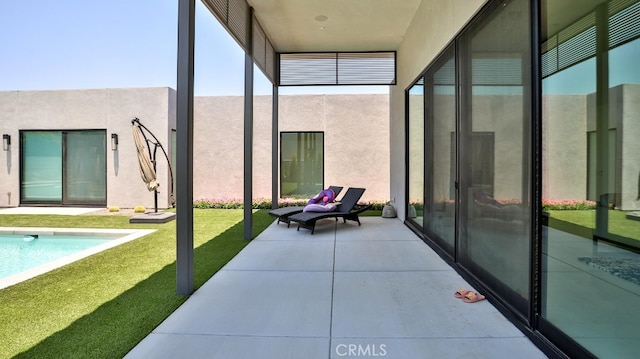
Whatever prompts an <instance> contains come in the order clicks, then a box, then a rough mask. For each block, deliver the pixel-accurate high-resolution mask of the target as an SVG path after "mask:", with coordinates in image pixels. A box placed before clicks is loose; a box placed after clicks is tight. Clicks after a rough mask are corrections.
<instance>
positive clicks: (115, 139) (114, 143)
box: [111, 133, 118, 151]
mask: <svg viewBox="0 0 640 359" xmlns="http://www.w3.org/2000/svg"><path fill="white" fill-rule="evenodd" d="M117 150H118V134H117V133H112V134H111V151H117Z"/></svg>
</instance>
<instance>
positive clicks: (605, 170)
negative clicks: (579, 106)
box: [595, 3, 610, 238]
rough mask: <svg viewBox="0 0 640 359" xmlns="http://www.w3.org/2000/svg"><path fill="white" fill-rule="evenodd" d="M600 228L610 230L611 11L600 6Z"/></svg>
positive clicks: (599, 232) (600, 232)
mask: <svg viewBox="0 0 640 359" xmlns="http://www.w3.org/2000/svg"><path fill="white" fill-rule="evenodd" d="M596 149H597V151H596V153H597V154H596V197H597V198H596V228H595V236H596V237H601V238H606V237H608V233H609V195H610V192H609V11H608V3H603V4H600V5H598V7H597V8H596Z"/></svg>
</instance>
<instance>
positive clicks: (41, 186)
mask: <svg viewBox="0 0 640 359" xmlns="http://www.w3.org/2000/svg"><path fill="white" fill-rule="evenodd" d="M21 146H22V152H21V156H22V166H21V168H22V181H21V183H20V197H21V201H39V202H48V201H56V202H59V201H62V133H61V132H60V131H24V132H22V139H21Z"/></svg>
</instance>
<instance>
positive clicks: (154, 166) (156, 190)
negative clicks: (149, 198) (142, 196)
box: [153, 143, 158, 213]
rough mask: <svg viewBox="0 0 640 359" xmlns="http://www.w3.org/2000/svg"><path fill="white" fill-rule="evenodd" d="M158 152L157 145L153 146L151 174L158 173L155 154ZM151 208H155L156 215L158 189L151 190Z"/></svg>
mask: <svg viewBox="0 0 640 359" xmlns="http://www.w3.org/2000/svg"><path fill="white" fill-rule="evenodd" d="M157 152H158V144H157V143H156V144H155V147H154V148H153V172H155V173H158V171H157V168H156V153H157ZM153 206H154V208H155V210H154V213H158V189H157V188H156V189H154V190H153Z"/></svg>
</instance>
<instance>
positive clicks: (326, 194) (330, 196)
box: [307, 188, 336, 204]
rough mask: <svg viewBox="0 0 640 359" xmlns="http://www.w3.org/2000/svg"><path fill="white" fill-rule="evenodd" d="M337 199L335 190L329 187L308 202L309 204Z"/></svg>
mask: <svg viewBox="0 0 640 359" xmlns="http://www.w3.org/2000/svg"><path fill="white" fill-rule="evenodd" d="M335 199H336V194H335V192H333V190H331V189H329V188H327V189H324V190H322V192H320V193H318V194H317V195H315V196H313V197H312V198H311V199H309V202H307V204H316V203H331V202H333V201H334V200H335Z"/></svg>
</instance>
